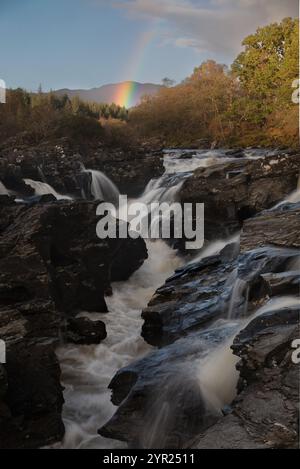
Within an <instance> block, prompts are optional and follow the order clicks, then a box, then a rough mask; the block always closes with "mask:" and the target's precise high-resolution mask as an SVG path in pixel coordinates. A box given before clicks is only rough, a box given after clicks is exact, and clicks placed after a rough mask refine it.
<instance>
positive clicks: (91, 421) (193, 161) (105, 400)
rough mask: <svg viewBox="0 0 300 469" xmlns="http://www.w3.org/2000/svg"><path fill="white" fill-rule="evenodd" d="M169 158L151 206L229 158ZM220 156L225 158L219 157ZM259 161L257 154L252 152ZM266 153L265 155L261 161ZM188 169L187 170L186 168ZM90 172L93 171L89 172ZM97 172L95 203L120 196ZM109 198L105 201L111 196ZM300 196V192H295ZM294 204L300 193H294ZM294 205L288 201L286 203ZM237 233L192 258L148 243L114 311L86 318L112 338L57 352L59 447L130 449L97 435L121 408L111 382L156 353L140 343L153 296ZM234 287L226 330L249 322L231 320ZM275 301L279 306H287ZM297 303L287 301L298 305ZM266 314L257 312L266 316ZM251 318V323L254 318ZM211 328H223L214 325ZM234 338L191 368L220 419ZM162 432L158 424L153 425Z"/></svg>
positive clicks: (229, 394)
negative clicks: (144, 312) (99, 322)
mask: <svg viewBox="0 0 300 469" xmlns="http://www.w3.org/2000/svg"><path fill="white" fill-rule="evenodd" d="M174 153H175V159H174V154H173V153H172V152H169V153H166V155H165V158H164V164H165V174H164V175H163V176H162V177H161V178H159V179H156V180H152V181H150V183H149V184H148V186H147V187H146V189H145V192H144V194H142V195H141V197H140V198H139V199H138V200H139V201H141V202H144V203H146V204H149V203H151V202H153V201H169V202H172V201H174V200H176V195H177V192H178V190H179V189H180V187H181V185H182V183H183V180H184V179H185V178H186V177H187V176H188V175H189V174H190V172H191V171H193V170H194V169H195V168H197V167H199V166H202V167H208V166H210V165H211V164H216V162H218V161H219V162H221V163H223V162H224V160H226V159H227V158H226V157H224V154H222V153H220V152H219V154H218V153H217V152H216V151H213V152H212V151H209V152H196V153H195V152H193V155H192V157H191V158H188V159H177V158H176V156H177V152H176V151H175V152H174ZM220 156H221V158H220ZM246 156H247V157H248V158H256V157H257V155H256V154H255V152H250V151H249V154H247V155H246ZM261 156H263V155H260V154H259V157H261ZM188 169H189V171H190V172H189V173H187V170H188ZM85 171H91V170H85ZM91 172H92V188H93V195H94V198H98V197H99V195H101V194H102V195H103V194H104V193H105V194H106V193H107V197H109V196H111V197H113V198H115V197H116V195H117V194H118V192H117V188H116V187H115V186H114V185H111V184H110V183H109V180H108V179H107V178H106V176H105V175H103V173H101V172H97V171H91ZM107 197H105V198H107ZM297 197H298V193H297ZM291 198H292V200H293V201H294V199H295V198H296V194H293V195H292V196H291ZM287 201H289V199H288V200H287ZM238 240H239V234H236V235H235V236H233V237H232V238H230V239H227V240H222V239H221V240H217V241H215V242H213V243H211V244H210V245H208V246H206V247H205V248H204V249H203V250H202V251H201V252H200V253H195V255H194V257H193V259H192V260H191V259H186V258H182V257H180V256H179V255H178V253H177V252H176V251H175V250H173V249H172V248H171V247H169V246H168V245H167V244H166V243H165V242H164V241H162V240H156V241H151V240H146V244H147V248H148V254H149V257H148V259H147V260H146V261H145V263H144V264H143V265H142V267H141V268H140V269H139V270H138V271H137V272H135V273H134V274H133V275H132V277H131V278H130V279H129V280H127V281H125V282H117V283H113V285H112V287H113V295H112V296H111V297H108V298H106V301H107V305H108V309H109V313H108V314H96V313H89V314H88V313H84V312H82V313H81V315H86V316H87V317H89V318H90V319H92V320H99V319H100V320H102V321H103V322H105V324H106V328H107V338H106V339H105V340H104V341H103V342H102V343H101V344H99V345H94V346H91V345H88V346H78V345H63V346H61V347H60V348H59V349H58V350H57V355H58V358H59V361H60V365H61V369H62V383H63V385H64V387H65V391H64V398H65V405H64V408H63V420H64V423H65V427H66V433H65V437H64V440H63V442H62V443H61V444H59V445H58V446H59V447H61V448H78V449H79V448H80V449H87V448H95V449H96V448H97V449H101V448H102V449H117V448H126V447H127V445H126V444H125V443H122V442H119V441H116V440H110V439H106V438H103V437H101V436H99V435H98V434H97V430H98V429H99V428H100V427H101V426H103V425H104V424H105V423H106V422H107V421H108V420H109V419H110V418H111V417H112V416H113V415H114V413H115V411H116V409H117V408H116V407H115V406H114V405H113V404H112V403H111V393H110V390H109V389H108V385H109V383H110V381H111V379H112V378H113V376H114V375H115V373H116V372H117V371H118V370H119V369H121V368H123V367H124V366H126V365H128V364H129V363H132V362H133V361H136V360H138V359H140V358H141V357H143V356H145V355H146V354H147V353H149V352H151V350H152V347H151V346H149V345H147V344H146V343H145V342H144V340H143V339H142V338H141V335H140V333H141V327H142V319H141V311H142V310H143V309H144V308H145V307H146V306H147V303H148V302H149V300H150V299H151V297H152V296H153V294H154V293H155V290H156V289H157V288H158V287H160V286H161V285H163V284H164V282H165V280H166V279H167V278H168V277H170V276H171V275H172V274H173V273H174V270H176V269H177V268H178V267H180V266H182V265H184V264H186V262H187V260H189V262H197V261H199V260H200V259H202V258H204V257H207V256H209V255H215V254H217V253H218V252H220V250H221V249H223V248H224V246H226V244H228V243H232V242H237V241H238ZM228 282H231V283H230V284H232V286H233V289H232V300H231V308H229V312H228V318H227V319H226V320H225V321H224V324H223V325H225V327H227V326H228V327H229V328H230V327H232V325H233V329H234V330H235V334H236V331H238V330H240V329H241V328H242V327H244V326H245V325H246V322H245V321H244V320H241V321H237V320H234V321H232V318H231V311H230V309H233V308H234V305H235V302H236V301H238V299H239V298H238V297H239V296H240V294H241V289H242V287H243V285H240V284H239V279H238V278H235V276H234V275H233V277H232V278H231V279H228ZM282 301H283V303H282V302H280V301H279V303H278V304H275V305H274V304H273V303H272V304H271V306H272V307H273V308H274V307H276V306H277V307H280V306H281V305H282V304H285V303H284V301H285V300H284V299H283V300H282ZM294 301H295V299H294V298H292V299H288V302H291V303H293V302H294ZM263 312H265V309H262V310H260V311H258V312H257V314H262V313H263ZM250 319H251V318H248V320H250ZM213 327H219V324H215V326H213ZM233 337H234V336H232V338H231V339H229V340H226V341H225V342H224V343H223V344H222V345H221V346H220V347H218V348H217V349H216V350H212V351H211V352H210V353H209V354H208V355H207V356H206V357H202V358H200V359H199V361H198V360H197V361H196V362H195V363H193V371H194V370H195V369H196V376H198V380H199V392H200V390H201V391H202V393H203V395H204V396H205V397H206V399H207V402H209V403H210V404H211V406H212V407H214V408H216V409H217V410H218V412H220V415H221V409H222V407H223V406H224V405H226V404H230V403H231V402H232V400H233V399H234V397H235V395H236V384H237V380H238V372H237V371H236V368H235V365H236V363H237V360H238V358H237V357H236V356H234V355H233V354H232V351H231V349H230V346H231V344H232V340H233ZM155 428H156V427H155Z"/></svg>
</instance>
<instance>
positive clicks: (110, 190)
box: [82, 167, 120, 206]
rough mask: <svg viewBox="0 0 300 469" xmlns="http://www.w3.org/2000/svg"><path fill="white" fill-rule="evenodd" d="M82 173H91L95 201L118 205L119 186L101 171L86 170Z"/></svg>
mask: <svg viewBox="0 0 300 469" xmlns="http://www.w3.org/2000/svg"><path fill="white" fill-rule="evenodd" d="M82 172H84V173H90V174H91V176H92V183H91V193H92V195H93V197H94V199H95V200H103V201H105V202H111V203H113V204H115V206H117V205H118V202H119V195H120V192H119V189H118V188H117V186H116V185H115V184H114V183H113V182H112V181H111V180H110V179H109V178H108V177H107V176H106V175H105V174H104V173H102V172H101V171H96V170H95V169H84V167H83V168H82Z"/></svg>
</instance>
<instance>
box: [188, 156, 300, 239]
mask: <svg viewBox="0 0 300 469" xmlns="http://www.w3.org/2000/svg"><path fill="white" fill-rule="evenodd" d="M299 171H300V155H299V154H291V155H279V156H276V157H274V156H267V157H265V158H261V159H256V160H237V161H231V162H226V163H223V164H217V165H215V166H211V167H208V168H199V169H197V170H196V171H195V172H194V174H193V175H192V176H191V177H190V178H189V179H187V180H186V181H185V182H184V184H183V186H182V188H181V190H180V193H179V197H180V200H181V202H182V203H197V202H198V203H204V204H205V238H206V239H216V238H219V237H226V236H229V235H230V234H233V233H235V232H236V231H237V230H239V229H240V228H241V225H242V222H243V220H245V219H247V218H250V217H252V216H254V215H255V214H257V213H259V212H261V211H262V210H264V209H268V208H271V207H272V206H274V205H275V204H277V203H279V202H281V201H282V200H283V199H284V198H285V197H286V196H287V195H288V194H290V193H291V192H292V191H294V190H296V188H297V183H298V177H299ZM255 246H256V245H255ZM256 247H257V246H256Z"/></svg>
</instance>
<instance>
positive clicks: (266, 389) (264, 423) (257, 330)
mask: <svg viewBox="0 0 300 469" xmlns="http://www.w3.org/2000/svg"><path fill="white" fill-rule="evenodd" d="M299 332H300V331H299V306H298V305H295V306H294V307H286V308H282V309H279V310H276V311H269V312H267V313H265V314H263V315H261V316H259V317H257V318H255V319H253V321H251V322H250V324H248V325H247V326H246V328H245V329H243V330H242V331H241V332H240V333H239V334H238V335H237V337H236V338H235V340H234V344H233V350H234V353H235V354H236V355H237V356H239V357H241V361H240V363H239V364H238V368H239V371H240V387H239V391H240V393H239V395H238V397H237V398H236V400H235V401H234V403H233V409H232V412H231V414H230V415H228V416H225V417H224V418H221V419H220V420H219V421H218V423H217V424H215V425H213V426H212V427H210V428H209V429H208V430H207V431H206V432H204V433H203V434H202V435H201V436H200V437H199V438H198V441H197V443H195V444H194V447H195V448H197V449H204V448H209V449H216V448H218V449H220V448H221V449H242V448H244V449H270V448H273V449H285V448H289V449H291V448H295V449H297V448H298V442H299V426H298V412H299V410H298V407H299V365H297V364H295V363H293V361H292V357H291V355H292V351H293V349H292V347H291V344H292V342H293V340H294V339H295V338H299Z"/></svg>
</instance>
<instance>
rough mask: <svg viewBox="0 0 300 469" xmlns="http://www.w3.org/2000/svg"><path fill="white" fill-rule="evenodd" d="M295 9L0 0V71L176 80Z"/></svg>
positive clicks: (85, 79) (214, 0)
mask: <svg viewBox="0 0 300 469" xmlns="http://www.w3.org/2000/svg"><path fill="white" fill-rule="evenodd" d="M297 15H298V0H0V41H1V42H0V44H1V55H0V78H2V79H4V80H5V81H6V83H7V86H9V87H16V86H22V87H25V88H27V89H30V90H35V89H37V87H38V85H39V83H42V85H43V88H44V89H45V90H47V89H50V88H53V89H56V88H61V87H69V88H91V87H94V86H99V85H101V84H105V83H113V82H119V81H123V80H136V81H141V82H154V83H159V82H160V81H161V79H162V78H163V77H165V76H169V77H170V78H174V79H175V80H176V81H181V80H182V79H183V78H185V77H186V76H187V75H189V74H190V73H191V72H192V70H193V68H194V67H195V66H197V65H199V64H200V63H201V62H202V61H203V60H206V59H208V58H214V59H215V60H218V61H220V62H223V63H228V64H230V63H231V62H232V61H233V59H234V58H235V56H236V55H237V53H238V52H239V51H240V50H241V49H240V48H241V45H240V44H241V40H242V39H243V38H244V37H245V36H246V35H248V34H250V33H252V32H254V31H255V30H256V28H257V27H258V26H263V25H265V24H268V23H270V22H274V21H280V20H281V19H282V18H284V17H285V16H292V17H295V16H297Z"/></svg>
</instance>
